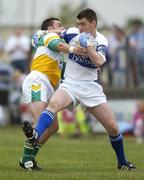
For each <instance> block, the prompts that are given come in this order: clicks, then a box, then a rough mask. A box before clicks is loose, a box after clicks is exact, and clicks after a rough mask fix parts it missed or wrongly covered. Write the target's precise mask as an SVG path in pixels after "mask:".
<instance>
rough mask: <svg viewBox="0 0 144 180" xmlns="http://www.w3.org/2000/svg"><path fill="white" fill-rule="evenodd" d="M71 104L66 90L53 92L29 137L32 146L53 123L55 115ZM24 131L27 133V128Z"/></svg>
mask: <svg viewBox="0 0 144 180" xmlns="http://www.w3.org/2000/svg"><path fill="white" fill-rule="evenodd" d="M72 102H73V98H72V96H71V95H70V94H69V93H68V92H67V90H64V89H58V90H57V91H55V93H54V94H53V95H52V97H51V99H50V101H49V103H48V107H47V108H46V110H45V111H43V112H42V113H41V115H40V118H39V120H38V123H37V125H36V127H35V129H34V130H33V134H31V137H29V139H30V140H31V143H32V144H33V145H34V146H35V145H36V144H37V141H38V140H39V139H40V138H41V136H42V135H43V133H44V132H45V130H46V129H47V128H49V127H50V126H51V124H52V123H53V122H54V121H55V120H54V118H55V114H56V113H57V112H59V111H61V110H62V109H64V108H66V107H67V106H68V105H70V104H71V103H72ZM26 131H28V128H27V129H26ZM37 136H38V137H37Z"/></svg>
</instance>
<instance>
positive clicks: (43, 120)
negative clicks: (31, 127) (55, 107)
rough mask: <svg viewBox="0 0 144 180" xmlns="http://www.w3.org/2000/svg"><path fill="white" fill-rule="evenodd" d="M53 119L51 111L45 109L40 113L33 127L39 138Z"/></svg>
mask: <svg viewBox="0 0 144 180" xmlns="http://www.w3.org/2000/svg"><path fill="white" fill-rule="evenodd" d="M53 120H54V114H53V113H52V112H51V111H49V110H45V111H43V112H42V113H41V115H40V118H39V120H38V123H37V125H36V128H35V130H36V131H37V133H38V136H39V138H40V137H41V135H42V134H43V133H44V131H45V130H46V129H47V128H48V127H49V126H50V125H51V124H52V122H53Z"/></svg>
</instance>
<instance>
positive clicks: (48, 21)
mask: <svg viewBox="0 0 144 180" xmlns="http://www.w3.org/2000/svg"><path fill="white" fill-rule="evenodd" d="M53 21H60V20H59V19H58V18H55V17H50V18H48V19H45V20H44V21H43V22H42V24H41V30H47V28H48V27H49V26H52V25H53Z"/></svg>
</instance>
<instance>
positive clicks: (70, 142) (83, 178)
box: [0, 127, 144, 180]
mask: <svg viewBox="0 0 144 180" xmlns="http://www.w3.org/2000/svg"><path fill="white" fill-rule="evenodd" d="M0 139H1V140H0V180H13V179H14V180H144V144H142V145H137V144H136V143H135V139H134V138H125V141H124V144H125V149H126V154H127V157H128V159H129V160H130V161H132V162H134V163H135V165H136V166H137V170H136V171H131V172H122V171H118V170H117V168H116V158H115V154H114V152H113V150H112V149H111V146H110V144H109V142H108V137H107V136H95V137H90V136H88V137H85V138H80V139H68V138H62V137H58V136H54V137H52V138H51V139H50V140H49V142H48V143H47V144H46V145H45V146H43V148H42V149H41V151H40V153H39V155H38V157H37V159H38V161H39V163H40V164H41V166H42V167H43V171H41V172H31V171H25V170H23V169H21V168H20V167H19V165H18V161H19V159H20V157H21V154H22V149H23V148H22V147H23V141H24V136H23V133H22V132H21V129H20V128H19V127H17V128H15V127H7V128H0Z"/></svg>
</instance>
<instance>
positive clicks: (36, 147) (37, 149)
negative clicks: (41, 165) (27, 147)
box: [32, 144, 42, 158]
mask: <svg viewBox="0 0 144 180" xmlns="http://www.w3.org/2000/svg"><path fill="white" fill-rule="evenodd" d="M41 147H42V145H41V144H37V145H36V146H35V147H34V149H33V151H32V156H33V157H34V158H35V157H36V155H37V153H38V152H39V150H40V148H41Z"/></svg>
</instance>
